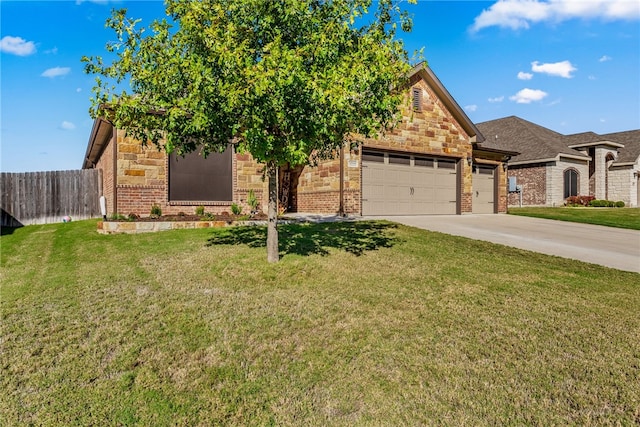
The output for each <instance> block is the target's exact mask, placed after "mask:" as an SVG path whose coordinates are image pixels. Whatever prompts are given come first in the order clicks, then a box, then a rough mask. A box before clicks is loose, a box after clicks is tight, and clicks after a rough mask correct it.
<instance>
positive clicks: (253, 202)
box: [247, 189, 258, 213]
mask: <svg viewBox="0 0 640 427" xmlns="http://www.w3.org/2000/svg"><path fill="white" fill-rule="evenodd" d="M247 204H248V205H249V207H250V208H251V213H255V212H256V211H257V210H258V199H257V198H256V194H255V193H254V192H253V189H251V190H249V195H248V196H247Z"/></svg>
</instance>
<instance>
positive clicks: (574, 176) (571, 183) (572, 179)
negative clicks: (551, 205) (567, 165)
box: [564, 169, 578, 199]
mask: <svg viewBox="0 0 640 427" xmlns="http://www.w3.org/2000/svg"><path fill="white" fill-rule="evenodd" d="M577 195H578V171H576V170H575V169H567V170H566V171H564V198H565V199H566V198H567V197H571V196H577Z"/></svg>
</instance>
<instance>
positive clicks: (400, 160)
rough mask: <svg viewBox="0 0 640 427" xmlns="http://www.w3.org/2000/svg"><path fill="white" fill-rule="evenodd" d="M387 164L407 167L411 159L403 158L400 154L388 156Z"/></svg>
mask: <svg viewBox="0 0 640 427" xmlns="http://www.w3.org/2000/svg"><path fill="white" fill-rule="evenodd" d="M389 163H396V164H399V165H408V164H410V163H411V158H410V157H409V156H403V155H402V154H389Z"/></svg>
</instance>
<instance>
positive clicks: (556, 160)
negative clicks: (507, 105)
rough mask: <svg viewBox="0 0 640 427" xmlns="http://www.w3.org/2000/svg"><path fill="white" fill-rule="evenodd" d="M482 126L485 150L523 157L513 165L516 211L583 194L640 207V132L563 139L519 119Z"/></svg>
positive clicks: (516, 158) (512, 197) (512, 198)
mask: <svg viewBox="0 0 640 427" xmlns="http://www.w3.org/2000/svg"><path fill="white" fill-rule="evenodd" d="M477 127H478V129H479V130H480V131H481V132H482V134H483V135H484V136H485V138H486V139H485V141H484V142H483V143H482V144H480V145H481V146H482V147H488V148H497V149H502V150H514V151H518V152H519V153H520V154H518V155H517V156H513V157H512V158H511V160H510V161H509V171H508V175H509V177H513V178H515V181H516V184H517V185H518V186H519V189H520V191H519V192H510V193H509V205H510V206H518V205H519V204H520V202H521V201H522V205H523V206H561V205H563V204H564V203H565V200H566V198H567V197H569V196H578V195H591V196H594V197H595V198H597V199H606V200H613V201H617V200H622V201H624V202H625V204H626V205H627V206H639V202H640V199H639V198H640V194H639V192H638V184H639V182H638V179H639V178H638V175H639V173H638V170H639V169H640V130H633V131H627V132H618V133H611V134H607V135H598V134H595V133H593V132H584V133H578V134H574V135H562V134H560V133H558V132H554V131H552V130H550V129H547V128H545V127H542V126H539V125H536V124H534V123H531V122H528V121H526V120H524V119H521V118H519V117H514V116H511V117H505V118H502V119H498V120H491V121H488V122H484V123H479V124H477Z"/></svg>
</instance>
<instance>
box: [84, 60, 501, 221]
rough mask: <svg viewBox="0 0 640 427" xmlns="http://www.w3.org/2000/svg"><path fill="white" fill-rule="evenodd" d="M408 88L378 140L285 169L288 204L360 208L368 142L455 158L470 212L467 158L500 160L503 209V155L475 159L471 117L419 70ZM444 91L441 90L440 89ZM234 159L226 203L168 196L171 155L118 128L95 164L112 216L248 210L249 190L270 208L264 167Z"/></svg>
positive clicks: (246, 158) (462, 200)
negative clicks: (397, 114)
mask: <svg viewBox="0 0 640 427" xmlns="http://www.w3.org/2000/svg"><path fill="white" fill-rule="evenodd" d="M437 85H439V83H437V84H436V86H437ZM437 87H439V86H437ZM408 89H409V90H408V91H407V92H406V96H405V100H404V102H403V103H402V106H401V111H400V113H401V117H402V118H401V120H400V122H399V123H398V124H397V126H396V127H395V128H394V129H393V130H390V131H388V132H386V133H384V134H382V135H381V136H380V137H378V138H369V139H365V138H358V137H355V138H354V139H355V141H356V142H357V143H356V144H351V145H348V144H346V145H345V147H344V148H343V153H342V164H341V157H340V153H339V152H338V151H336V153H335V157H334V158H333V159H328V160H323V161H320V162H319V163H318V164H317V165H315V166H305V167H298V168H295V169H287V168H283V169H281V179H282V176H284V175H285V174H286V175H288V176H290V177H291V178H290V181H289V183H290V186H291V191H290V193H289V199H288V205H290V206H292V207H293V209H295V210H297V211H298V212H310V213H337V212H339V210H340V194H341V191H342V207H343V211H344V213H347V214H356V215H359V214H361V213H362V148H365V147H366V148H375V149H380V150H385V151H389V152H396V153H411V154H423V155H427V156H432V157H438V158H445V159H450V160H454V161H455V162H456V164H457V171H458V172H457V174H458V178H457V180H458V194H457V199H458V200H459V203H458V209H457V210H458V212H459V213H471V212H472V208H473V207H472V201H473V197H472V194H473V183H472V178H473V175H472V167H471V165H470V164H469V162H468V161H467V159H471V158H473V162H479V163H486V164H491V165H495V166H496V171H497V173H496V179H497V181H498V183H497V188H498V194H497V196H496V200H497V207H498V211H499V212H506V207H507V179H506V174H505V173H504V170H503V168H502V167H501V165H502V162H501V158H500V156H499V154H496V155H495V156H492V155H482V156H475V157H474V152H473V144H472V137H471V136H470V135H469V134H468V133H467V132H465V129H467V130H469V129H470V127H469V124H468V123H467V122H466V121H464V120H468V119H465V118H464V117H466V116H463V113H461V112H458V113H456V114H457V115H455V116H454V114H453V113H452V111H450V109H449V108H450V107H451V103H449V104H445V102H443V100H442V99H440V98H439V97H438V95H437V92H436V91H435V90H434V88H433V87H431V86H430V84H429V83H428V82H427V81H426V80H425V79H424V78H422V77H421V76H420V73H416V74H414V75H413V76H412V77H411V80H410V87H409V88H408ZM439 90H441V88H440V89H439ZM416 91H417V93H419V95H420V96H419V99H420V105H419V108H417V109H416V108H414V105H413V104H412V102H411V101H412V100H413V96H414V92H416ZM439 93H441V96H442V92H439ZM447 95H448V94H447ZM447 100H449V98H447ZM452 102H453V103H455V102H454V101H452ZM447 105H449V108H447ZM456 117H458V118H460V117H463V118H462V120H463V121H464V122H463V123H460V122H458V121H457V119H456ZM465 124H466V127H465ZM471 128H473V125H471ZM476 157H477V158H476ZM232 159H233V160H232V177H233V200H232V201H226V202H219V201H208V202H202V201H194V202H172V201H170V200H169V159H168V156H167V154H166V153H165V152H164V151H163V150H158V148H157V147H155V146H153V145H151V144H150V145H148V146H143V145H142V144H141V143H140V141H137V140H135V139H132V138H130V137H128V136H126V134H125V132H124V131H122V130H118V131H117V132H115V136H114V137H113V138H112V140H111V141H110V142H109V144H108V145H107V146H106V148H105V149H104V150H103V152H102V154H101V157H100V158H99V159H98V160H99V161H98V162H97V165H96V167H98V168H101V169H103V174H104V175H103V176H104V177H105V178H104V195H105V197H106V198H107V210H108V213H109V214H112V213H116V212H117V213H120V214H124V215H127V214H130V213H135V214H138V215H141V216H148V215H149V214H150V211H151V207H152V206H153V205H158V206H160V208H161V209H162V212H163V214H178V213H180V212H184V213H185V214H192V213H194V211H195V208H196V207H197V206H199V205H204V206H205V209H206V211H207V212H212V213H221V212H230V208H231V204H232V203H237V204H239V205H241V206H243V210H244V211H245V212H248V210H249V207H248V205H247V203H246V200H247V196H248V193H249V191H251V190H253V191H254V193H255V194H256V196H257V198H258V200H259V201H260V208H261V210H262V211H263V212H264V211H266V208H267V205H268V200H267V197H268V192H267V183H266V181H265V180H264V179H263V177H264V174H263V169H264V165H261V164H259V163H257V162H256V161H255V160H254V159H253V158H252V157H251V156H250V155H249V154H239V153H234V154H233V156H232ZM341 178H342V182H341Z"/></svg>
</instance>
